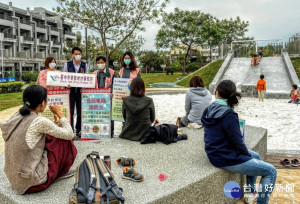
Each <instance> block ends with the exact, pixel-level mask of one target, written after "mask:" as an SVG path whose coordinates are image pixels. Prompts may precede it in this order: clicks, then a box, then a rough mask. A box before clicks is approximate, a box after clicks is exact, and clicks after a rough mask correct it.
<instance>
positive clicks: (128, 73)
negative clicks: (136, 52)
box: [119, 51, 141, 79]
mask: <svg viewBox="0 0 300 204" xmlns="http://www.w3.org/2000/svg"><path fill="white" fill-rule="evenodd" d="M121 65H122V68H121V69H120V72H119V75H120V78H130V79H134V78H137V77H139V78H140V77H141V75H140V68H139V67H138V66H137V63H136V60H135V58H134V56H133V54H132V53H131V52H129V51H127V52H125V53H124V55H123V57H122V60H121Z"/></svg>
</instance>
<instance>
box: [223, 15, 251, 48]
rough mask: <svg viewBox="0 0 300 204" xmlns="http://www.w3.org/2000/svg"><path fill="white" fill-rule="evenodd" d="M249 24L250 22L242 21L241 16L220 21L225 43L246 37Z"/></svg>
mask: <svg viewBox="0 0 300 204" xmlns="http://www.w3.org/2000/svg"><path fill="white" fill-rule="evenodd" d="M248 26H249V22H248V21H242V20H241V19H240V17H239V16H238V17H236V19H232V18H230V19H229V20H228V19H223V20H221V21H220V22H218V27H219V28H220V30H221V32H222V39H223V42H224V43H225V44H229V43H231V42H232V41H234V40H239V39H241V38H243V37H245V33H246V32H247V31H248Z"/></svg>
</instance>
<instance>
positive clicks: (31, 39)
mask: <svg viewBox="0 0 300 204" xmlns="http://www.w3.org/2000/svg"><path fill="white" fill-rule="evenodd" d="M23 40H26V41H33V38H32V37H29V36H23Z"/></svg>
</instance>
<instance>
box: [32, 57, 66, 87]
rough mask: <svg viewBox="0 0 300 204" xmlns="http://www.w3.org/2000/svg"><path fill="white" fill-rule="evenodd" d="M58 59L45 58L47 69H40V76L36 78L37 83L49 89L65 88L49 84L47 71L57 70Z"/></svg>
mask: <svg viewBox="0 0 300 204" xmlns="http://www.w3.org/2000/svg"><path fill="white" fill-rule="evenodd" d="M55 67H56V60H55V59H54V58H53V57H47V58H46V60H45V69H44V70H42V71H40V73H39V76H38V78H37V80H36V85H40V86H42V87H44V88H46V89H48V90H53V89H55V90H58V89H63V87H61V86H47V85H46V82H47V73H48V72H50V71H56V72H57V70H56V69H55Z"/></svg>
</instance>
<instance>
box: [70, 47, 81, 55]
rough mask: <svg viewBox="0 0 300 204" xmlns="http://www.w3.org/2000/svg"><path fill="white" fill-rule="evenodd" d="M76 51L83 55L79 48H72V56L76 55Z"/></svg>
mask: <svg viewBox="0 0 300 204" xmlns="http://www.w3.org/2000/svg"><path fill="white" fill-rule="evenodd" d="M75 50H77V51H80V53H82V51H81V49H80V48H79V47H73V48H72V54H74V52H75Z"/></svg>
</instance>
